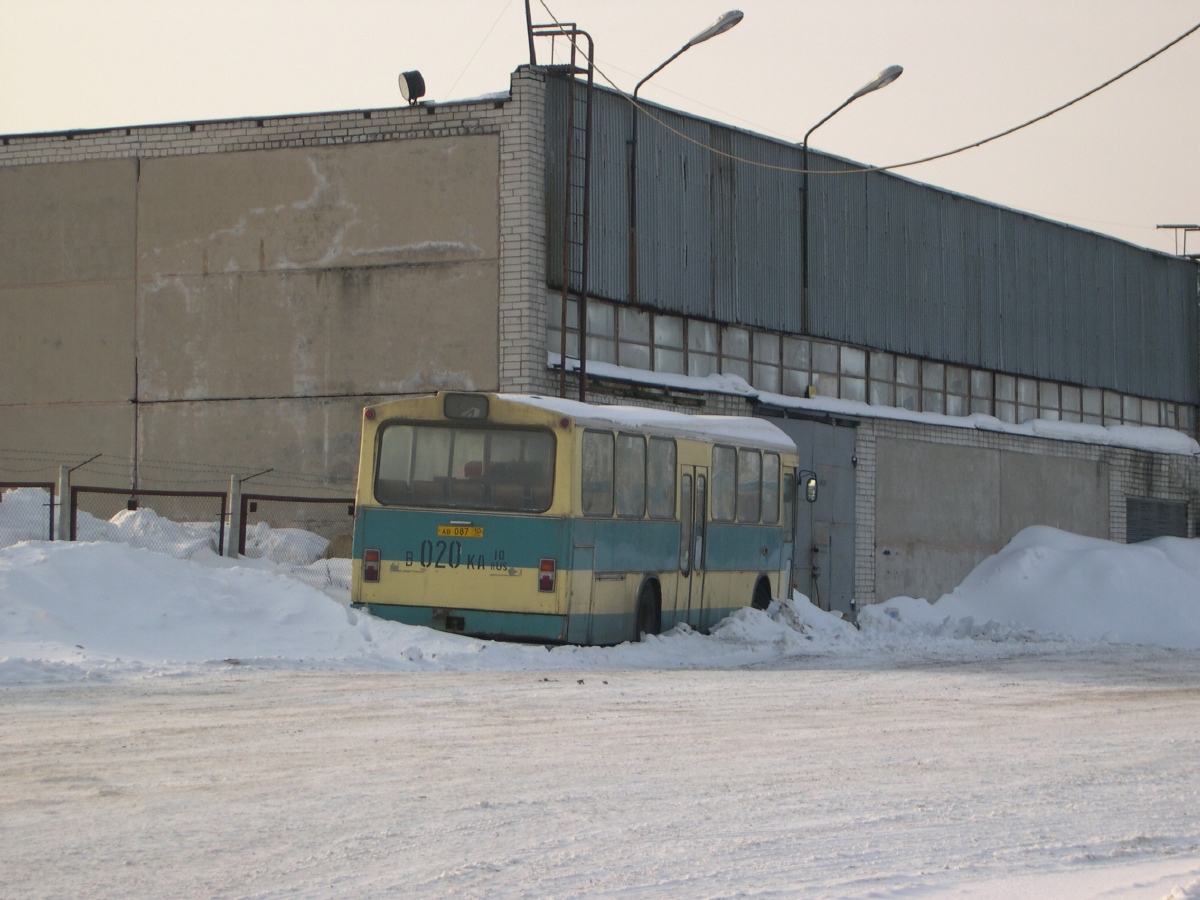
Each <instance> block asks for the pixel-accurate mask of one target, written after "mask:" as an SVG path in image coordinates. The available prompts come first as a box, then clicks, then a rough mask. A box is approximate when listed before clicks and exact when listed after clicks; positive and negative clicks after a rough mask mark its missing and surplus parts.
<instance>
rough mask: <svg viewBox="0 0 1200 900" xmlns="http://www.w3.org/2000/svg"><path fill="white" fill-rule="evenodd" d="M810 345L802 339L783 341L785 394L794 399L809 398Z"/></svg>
mask: <svg viewBox="0 0 1200 900" xmlns="http://www.w3.org/2000/svg"><path fill="white" fill-rule="evenodd" d="M808 360H809V343H808V341H806V340H803V339H802V338H794V337H785V338H784V339H783V392H784V393H785V394H789V395H791V396H793V397H807V396H808V386H809V384H810V383H811V378H810V376H809V363H808Z"/></svg>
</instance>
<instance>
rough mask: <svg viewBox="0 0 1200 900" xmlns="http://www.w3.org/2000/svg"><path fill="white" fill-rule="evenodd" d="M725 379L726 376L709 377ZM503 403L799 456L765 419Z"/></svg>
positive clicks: (548, 400) (574, 403) (547, 402)
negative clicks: (746, 443)
mask: <svg viewBox="0 0 1200 900" xmlns="http://www.w3.org/2000/svg"><path fill="white" fill-rule="evenodd" d="M710 377H720V378H723V377H726V376H710ZM500 399H502V400H507V401H512V402H514V403H524V404H527V405H529V406H536V407H538V408H539V409H546V410H550V411H551V412H556V413H559V414H560V415H564V416H570V417H572V418H573V419H575V420H577V421H578V422H581V423H584V424H593V423H594V424H604V425H609V426H615V427H617V428H621V427H626V428H654V429H657V430H659V431H664V432H669V433H671V434H678V435H683V436H691V437H697V438H701V439H710V438H725V439H728V440H731V441H739V442H744V441H753V442H754V443H756V444H760V445H762V446H767V447H774V448H776V449H779V450H785V451H788V452H791V453H795V452H796V444H795V442H794V441H793V440H792V439H791V438H790V437H788V436H787V435H786V434H785V433H784V432H783V431H782V430H780V429H779V428H777V427H776V426H775V425H772V424H771V423H770V422H768V421H767V420H765V419H758V418H751V417H748V416H707V415H694V416H693V415H688V414H686V413H677V412H671V411H669V410H661V409H649V408H644V407H639V406H616V405H604V404H596V403H580V402H579V401H578V400H564V399H560V398H558V397H541V396H537V395H533V394H502V395H500Z"/></svg>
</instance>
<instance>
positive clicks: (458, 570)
mask: <svg viewBox="0 0 1200 900" xmlns="http://www.w3.org/2000/svg"><path fill="white" fill-rule="evenodd" d="M796 466H797V456H796V446H795V444H794V443H793V442H792V440H791V439H790V438H789V437H788V436H787V435H786V434H784V433H783V432H782V431H780V430H779V429H778V428H776V427H775V426H774V425H772V424H770V423H769V422H766V421H764V420H762V419H755V418H745V417H733V416H701V415H696V416H692V415H685V414H682V413H671V412H663V411H659V410H649V409H639V408H633V407H624V406H598V405H592V404H584V403H578V402H575V401H571V400H560V399H553V398H546V397H534V396H523V395H514V394H494V393H463V392H449V391H446V392H439V393H437V394H436V395H431V396H423V397H413V398H406V399H401V400H393V401H389V402H385V403H379V404H377V405H375V406H371V407H368V408H367V409H365V410H364V412H363V431H362V450H361V458H360V461H359V473H358V492H357V497H356V503H357V506H356V510H355V522H354V569H353V582H352V590H351V599H352V601H353V602H354V604H355V605H357V606H359V607H360V608H365V609H367V610H369V611H370V612H371V613H372V614H374V615H376V616H380V617H382V618H385V619H393V620H396V621H399V622H404V623H407V624H410V625H426V626H430V627H433V628H437V629H441V630H443V631H448V632H455V633H460V634H467V635H472V636H476V637H485V638H494V639H504V640H518V641H529V642H541V643H547V644H556V643H571V644H618V643H621V642H623V641H628V640H637V639H639V638H640V637H641V636H642V635H645V634H657V633H659V632H661V631H664V630H667V629H670V628H672V627H674V626H675V625H676V624H678V623H681V622H686V623H687V624H688V625H689V626H691V627H692V628H693V629H695V630H697V631H701V632H707V631H708V629H709V628H710V627H711V626H712V625H714V624H716V623H717V622H718V621H719V620H721V619H722V618H724V617H725V616H727V615H729V614H730V613H732V612H733V611H735V610H737V609H739V608H741V607H745V606H751V605H752V606H755V607H758V608H761V609H765V608H766V607H767V605H768V604H769V603H770V600H771V598H772V597H774V596H779V595H780V594H781V592H782V590H783V589H784V588H785V587H786V584H787V582H788V578H789V573H790V571H791V565H792V543H793V529H792V522H793V521H794V519H793V510H792V504H793V502H794V496H795V482H796Z"/></svg>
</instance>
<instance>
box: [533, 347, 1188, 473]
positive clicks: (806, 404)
mask: <svg viewBox="0 0 1200 900" xmlns="http://www.w3.org/2000/svg"><path fill="white" fill-rule="evenodd" d="M547 365H549V366H550V367H552V368H558V354H557V353H550V354H547ZM578 368H579V361H578V360H576V359H573V358H571V357H567V371H569V372H574V371H578ZM587 370H588V374H589V375H592V376H595V377H598V378H608V379H612V380H614V381H623V382H628V383H631V384H647V385H656V386H659V387H666V388H676V389H678V390H686V391H694V392H697V393H709V394H731V395H734V396H739V397H745V398H746V399H747V400H756V401H758V402H759V403H763V404H766V405H768V406H774V407H779V408H781V409H797V410H809V411H812V412H820V413H834V414H840V415H846V416H854V417H855V418H860V419H896V420H899V421H903V422H918V423H921V424H925V425H944V426H946V427H949V428H974V429H978V430H980V431H997V432H1001V433H1003V434H1015V435H1025V436H1027V437H1041V438H1049V439H1052V440H1059V441H1078V442H1080V443H1084V444H1102V445H1105V446H1109V447H1127V448H1129V449H1131V450H1149V451H1152V452H1154V453H1170V454H1173V455H1176V456H1195V455H1197V454H1200V444H1198V443H1196V441H1195V440H1193V439H1192V438H1191V437H1189V436H1188V435H1186V434H1184V433H1183V432H1181V431H1176V430H1175V429H1173V428H1158V427H1155V426H1151V425H1084V424H1082V423H1077V422H1058V421H1052V420H1049V419H1034V420H1032V421H1029V422H1024V423H1022V424H1020V425H1016V424H1012V423H1009V422H1001V421H1000V420H999V419H997V418H996V417H995V416H987V415H982V414H980V413H974V414H972V415H969V416H947V415H942V414H940V413H930V412H913V411H912V410H907V409H900V408H898V407H895V406H872V405H871V404H869V403H864V402H862V401H861V400H839V399H836V398H834V397H813V398H811V399H810V398H807V397H790V396H788V395H786V394H773V393H770V392H769V391H760V390H758V389H757V388H754V387H751V386H750V384H749V383H747V382H746V380H745V379H744V378H740V377H738V376H737V375H705V376H695V375H673V374H671V373H669V372H648V371H645V370H643V369H633V368H629V367H628V366H616V365H613V364H612V363H597V362H590V361H589V362H588V367H587Z"/></svg>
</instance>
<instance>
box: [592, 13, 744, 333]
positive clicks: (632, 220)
mask: <svg viewBox="0 0 1200 900" xmlns="http://www.w3.org/2000/svg"><path fill="white" fill-rule="evenodd" d="M743 15H744V13H743V12H742V11H741V10H740V9H731V10H730V11H729V12H727V13H724V14H723V15H722V16H721V17H720V18H719V19H717V21H715V22H713V23H712V24H711V25H709V26H708V27H707V28H705V29H704V30H703V31H701V32H700V33H699V34H697V35H696V36H695V37H694V38H692V39H691V40H690V41H688V42H687V43H686V44H684V45H683V46H682V47H680V48H679V49H678V50H676V51H675V53H674V54H672V55H671V57H670V58H668V59H667V60H666V62H664V63H662V64H661V65H659V66H658V67H657V68H656V69H655V70H654V71H653V72H651V73H650V74H649V75H647V76H646V77H645V78H643V79H642V80H641V81H639V82H638V83H637V86H636V87H635V88H634V89H633V129H632V138H631V140H630V142H629V147H630V151H629V302H630V303H635V302H637V145H638V119H639V118H640V117H639V116H638V107H637V96H638V91H640V90H641V89H642V85H643V84H645V83H646V82H647V81H649V80H650V79H651V78H653V77H654V76H655V75H657V74H658V73H659V72H661V71H662V70H663V69H665V68H666V67H667V66H669V65H670V64H671V63H673V62H674V61H675V60H677V59H678V58H679V57H680V56H682V55H683V54H684V53H686V52H687V51H688V50H691V49H692V48H693V47H695V46H696V45H697V44H703V43H704V42H705V41H707V40H708V39H709V38H715V37H716V36H717V35H718V34H724V33H725V32H726V31H728V30H729V29H730V28H732V27H733V26H734V25H736V24H737V23H738V22H740V21H742V16H743ZM580 327H581V328H586V327H587V324H586V323H580Z"/></svg>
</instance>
